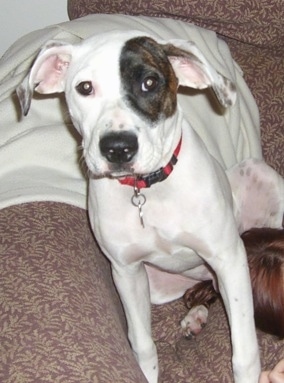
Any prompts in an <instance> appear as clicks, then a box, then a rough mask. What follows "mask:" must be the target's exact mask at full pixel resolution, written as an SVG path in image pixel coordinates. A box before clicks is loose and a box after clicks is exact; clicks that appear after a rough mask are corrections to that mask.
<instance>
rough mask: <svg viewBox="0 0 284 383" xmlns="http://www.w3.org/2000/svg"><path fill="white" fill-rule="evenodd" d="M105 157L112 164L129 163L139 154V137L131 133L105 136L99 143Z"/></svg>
mask: <svg viewBox="0 0 284 383" xmlns="http://www.w3.org/2000/svg"><path fill="white" fill-rule="evenodd" d="M99 146H100V151H101V154H102V156H103V157H105V158H106V159H107V161H108V162H110V163H112V164H117V165H122V164H125V163H129V162H130V161H131V160H132V159H133V157H134V156H135V154H136V153H137V152H138V140H137V136H136V135H135V134H133V133H130V132H111V133H107V134H105V135H104V136H103V137H102V138H101V140H100V143H99Z"/></svg>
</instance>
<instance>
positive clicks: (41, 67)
mask: <svg viewBox="0 0 284 383" xmlns="http://www.w3.org/2000/svg"><path fill="white" fill-rule="evenodd" d="M180 85H182V86H187V87H192V88H196V89H204V88H208V87H212V89H213V90H214V92H215V94H216V96H217V98H218V100H219V102H220V103H221V104H222V105H223V106H225V107H227V106H230V105H232V104H233V103H234V101H235V97H236V92H235V87H234V85H233V84H232V83H231V82H230V81H229V80H228V79H226V78H225V77H223V76H222V75H221V74H219V73H218V72H216V71H215V69H214V68H212V66H211V65H210V64H209V62H208V61H207V60H206V59H205V57H204V56H203V55H202V53H201V52H200V51H199V50H198V49H197V47H196V46H195V45H194V44H193V43H190V42H185V41H182V40H173V41H172V42H168V43H165V42H163V43H159V42H157V41H156V40H154V39H153V38H151V37H150V36H147V35H145V34H142V33H141V32H129V31H128V32H112V33H106V34H102V35H98V36H95V37H91V38H89V39H86V40H84V41H83V42H82V43H81V44H78V45H70V44H64V43H61V42H56V41H53V42H49V43H48V44H46V46H45V47H44V48H43V49H42V50H41V52H40V53H39V55H38V57H37V58H36V60H35V61H34V64H33V66H32V68H31V70H30V73H29V75H28V76H27V77H26V78H25V80H24V81H23V83H22V84H21V85H20V86H19V87H18V89H17V94H18V97H19V100H20V103H21V108H22V112H23V114H24V115H26V114H27V113H28V111H29V108H30V103H31V99H32V95H33V91H34V90H35V91H36V92H39V93H43V94H50V93H57V92H65V96H66V101H67V104H68V108H69V112H70V115H71V118H72V121H73V123H74V125H75V127H76V129H77V130H78V131H79V133H80V134H81V135H82V138H83V150H84V157H85V160H86V163H87V165H88V167H89V169H90V171H91V172H92V173H93V174H95V175H98V176H101V175H109V176H115V177H119V176H124V175H126V174H145V173H149V172H152V171H155V170H157V169H158V168H160V167H162V166H164V165H165V164H166V163H167V162H168V161H169V159H170V158H171V156H172V151H173V149H174V145H175V144H176V142H177V140H179V138H180V137H179V136H180V134H181V131H180V129H181V127H180V123H178V122H177V120H178V113H177V89H178V87H179V86H180Z"/></svg>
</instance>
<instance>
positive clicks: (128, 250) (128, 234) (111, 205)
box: [89, 180, 202, 272]
mask: <svg viewBox="0 0 284 383" xmlns="http://www.w3.org/2000/svg"><path fill="white" fill-rule="evenodd" d="M95 183H96V185H94V184H92V182H91V184H90V201H89V209H90V211H89V213H90V219H91V222H92V226H93V230H94V234H95V236H96V238H97V240H98V242H99V244H100V246H101V247H102V249H103V251H104V252H105V253H106V255H108V256H110V258H111V259H112V260H113V257H117V258H118V259H119V261H120V262H121V261H122V262H124V263H126V264H128V263H132V262H134V261H137V260H142V259H143V260H146V261H147V260H148V261H149V262H151V263H154V264H156V265H157V266H160V264H161V265H163V268H165V269H168V270H172V271H173V270H174V271H179V272H182V271H183V270H186V269H190V268H193V267H196V266H198V265H200V264H201V263H202V261H201V259H200V258H199V256H197V255H196V254H195V253H194V252H193V251H192V248H193V247H198V246H199V244H198V239H197V237H196V234H195V233H194V229H193V227H194V223H195V222H196V221H195V222H193V220H191V219H189V217H188V213H187V210H191V211H192V214H193V216H194V215H195V216H196V217H197V216H198V214H199V213H198V214H197V206H199V204H197V203H194V202H193V201H192V200H191V201H190V202H191V203H190V206H187V205H188V204H189V202H187V203H185V202H184V201H185V197H184V196H180V198H176V197H174V196H173V195H171V190H170V189H168V190H167V191H164V190H163V188H160V190H159V193H158V194H156V193H155V188H153V189H152V188H150V189H142V190H141V193H143V194H144V196H145V203H144V204H143V206H142V207H141V211H140V210H139V207H138V206H134V205H133V204H132V202H131V201H132V197H133V193H134V191H133V189H132V188H131V187H129V186H121V188H123V193H121V192H120V193H119V192H117V193H114V192H113V191H111V190H110V189H109V187H110V186H111V185H112V182H111V181H109V182H107V180H102V181H99V183H98V182H97V181H96V182H95ZM106 183H108V187H107V186H106V185H105V187H103V184H106ZM100 187H101V188H102V190H100ZM103 189H104V190H105V192H104V194H102V191H103ZM97 193H98V194H99V195H97ZM102 195H103V198H102ZM195 208H196V214H195V211H194V209H195ZM92 211H94V213H95V215H96V216H93V217H92ZM141 212H142V214H143V221H144V227H143V226H142V224H141V219H140V214H141ZM189 233H190V234H189ZM189 255H190V257H189ZM172 257H174V258H175V259H178V260H179V261H178V262H175V264H174V268H173V265H172Z"/></svg>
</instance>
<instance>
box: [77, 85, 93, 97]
mask: <svg viewBox="0 0 284 383" xmlns="http://www.w3.org/2000/svg"><path fill="white" fill-rule="evenodd" d="M76 90H77V92H78V93H80V94H81V95H82V96H89V95H90V94H92V93H93V92H94V89H93V85H92V82H91V81H82V82H80V83H79V84H78V85H77V86H76Z"/></svg>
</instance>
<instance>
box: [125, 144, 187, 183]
mask: <svg viewBox="0 0 284 383" xmlns="http://www.w3.org/2000/svg"><path fill="white" fill-rule="evenodd" d="M181 142H182V139H180V140H179V143H178V145H177V147H176V149H175V151H174V154H173V156H172V158H171V160H170V162H169V163H168V164H167V165H166V166H165V167H163V168H160V169H158V170H156V171H155V172H153V173H150V174H145V175H140V176H136V177H135V176H127V177H125V178H121V179H119V182H120V183H121V184H122V185H129V186H135V187H137V188H138V189H143V188H149V187H150V186H152V185H153V184H155V183H157V182H161V181H164V180H165V179H166V178H167V177H168V176H169V175H170V174H171V172H172V171H173V168H174V165H175V164H176V163H177V160H178V159H177V157H178V154H179V151H180V148H181Z"/></svg>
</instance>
